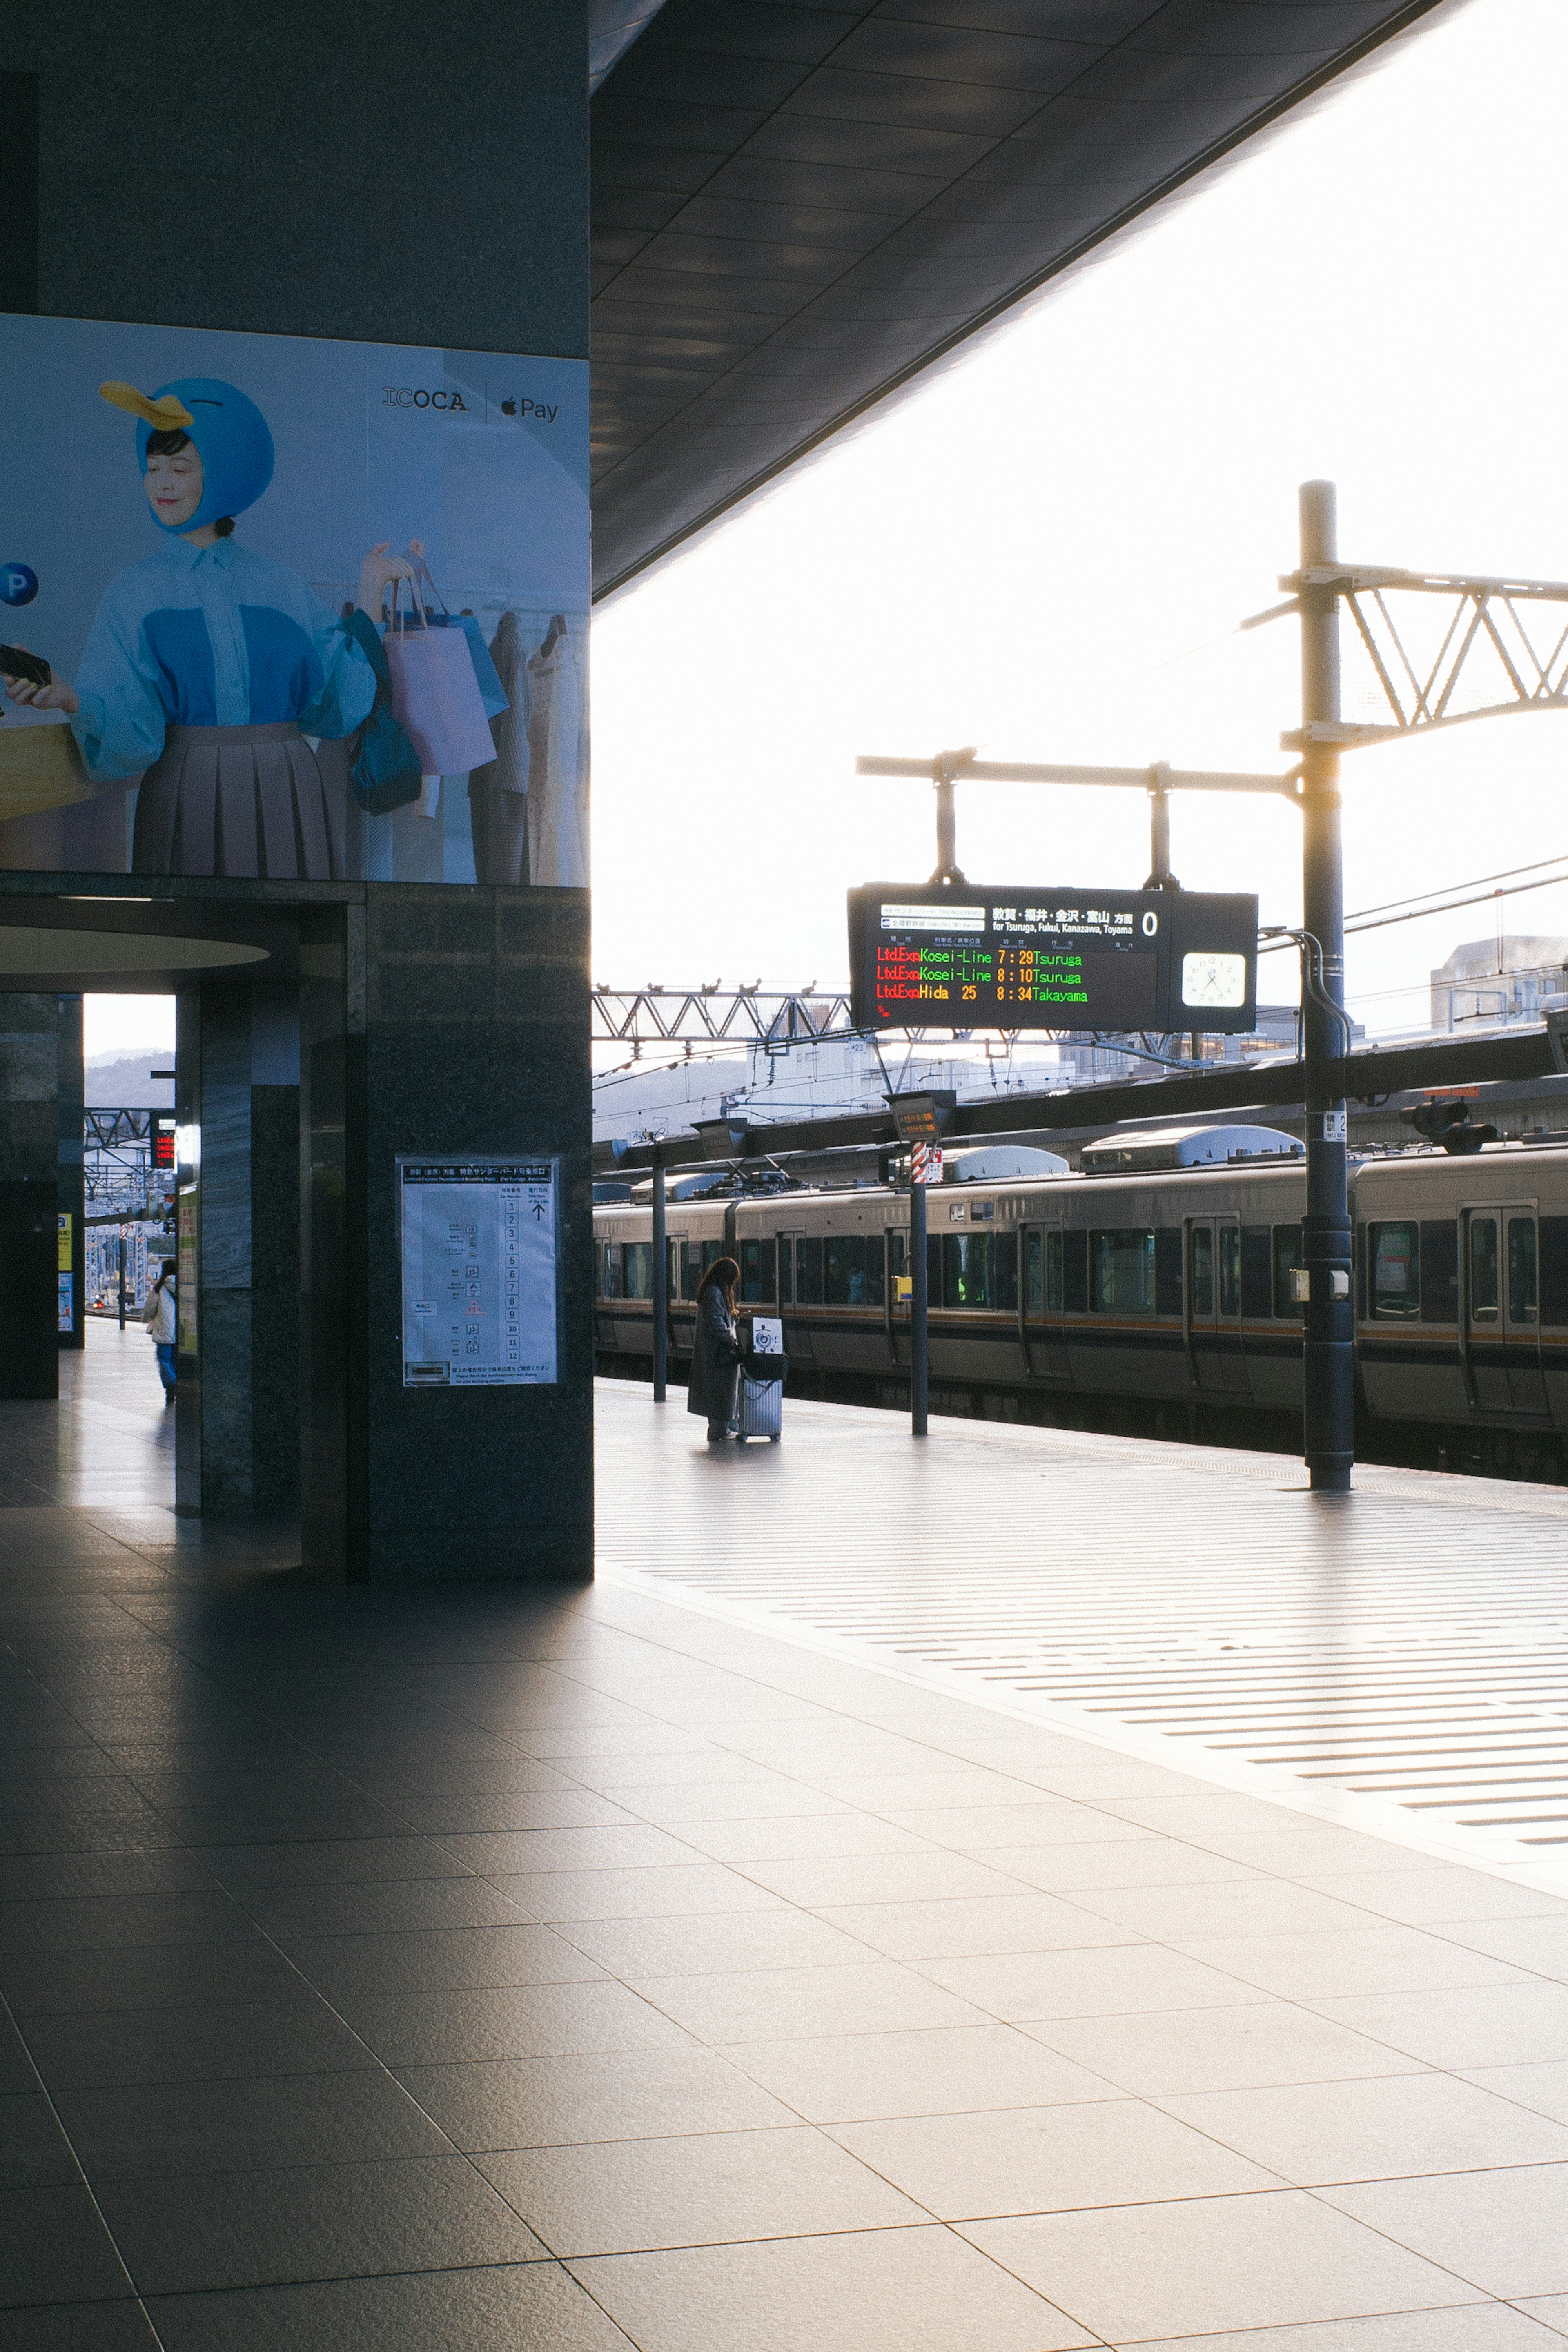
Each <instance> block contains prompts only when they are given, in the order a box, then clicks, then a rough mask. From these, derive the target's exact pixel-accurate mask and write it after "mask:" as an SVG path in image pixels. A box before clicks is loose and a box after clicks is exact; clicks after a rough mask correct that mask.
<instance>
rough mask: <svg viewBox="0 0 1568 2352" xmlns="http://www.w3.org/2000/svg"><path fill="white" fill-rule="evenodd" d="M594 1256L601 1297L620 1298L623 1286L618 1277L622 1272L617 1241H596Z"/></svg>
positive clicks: (595, 1277)
mask: <svg viewBox="0 0 1568 2352" xmlns="http://www.w3.org/2000/svg"><path fill="white" fill-rule="evenodd" d="M594 1257H595V1266H594V1287H595V1290H596V1291H597V1292H598V1294H599V1297H601V1298H618V1297H620V1294H621V1286H620V1283H619V1281H618V1280H617V1278H616V1277H617V1276H618V1275H619V1273H620V1253H619V1251H618V1250H617V1249H616V1244H615V1243H614V1242H599V1243H596V1244H595V1249H594Z"/></svg>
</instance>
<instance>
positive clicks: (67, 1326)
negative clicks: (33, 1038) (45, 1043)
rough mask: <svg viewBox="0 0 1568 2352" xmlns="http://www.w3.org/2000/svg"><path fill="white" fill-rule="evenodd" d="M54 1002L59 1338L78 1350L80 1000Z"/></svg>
mask: <svg viewBox="0 0 1568 2352" xmlns="http://www.w3.org/2000/svg"><path fill="white" fill-rule="evenodd" d="M55 1002H56V1004H57V1006H58V1053H57V1056H56V1082H55V1102H56V1123H55V1131H56V1135H57V1137H58V1143H57V1146H56V1150H57V1155H58V1162H59V1175H58V1184H59V1202H58V1214H59V1215H60V1216H61V1217H68V1218H69V1220H70V1223H68V1224H62V1225H61V1226H60V1227H59V1252H58V1259H57V1264H56V1272H57V1274H58V1276H60V1283H59V1292H58V1310H59V1312H58V1339H59V1344H60V1346H61V1347H62V1348H63V1349H80V1348H81V1347H82V1346H83V1345H84V1344H85V1338H84V1333H83V1328H82V1296H83V1288H84V1276H85V1274H86V1270H87V1241H86V1235H85V1233H84V1230H83V1219H84V1218H85V1216H86V1214H87V1197H86V1185H85V1181H84V1169H83V1157H84V1154H83V1148H82V1130H83V1126H84V1123H85V1121H84V1106H85V1102H86V1091H87V1079H86V1070H85V1066H84V1063H83V1055H82V1000H81V998H80V997H79V996H60V997H57V998H56V1000H55Z"/></svg>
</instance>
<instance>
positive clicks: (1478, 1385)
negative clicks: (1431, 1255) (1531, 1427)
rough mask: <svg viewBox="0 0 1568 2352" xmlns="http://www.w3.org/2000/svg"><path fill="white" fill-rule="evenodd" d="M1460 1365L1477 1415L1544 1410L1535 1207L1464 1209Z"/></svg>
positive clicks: (1510, 1205)
mask: <svg viewBox="0 0 1568 2352" xmlns="http://www.w3.org/2000/svg"><path fill="white" fill-rule="evenodd" d="M1460 1223H1461V1224H1462V1226H1463V1228H1464V1254H1465V1255H1464V1265H1465V1324H1464V1331H1465V1366H1466V1371H1467V1374H1468V1382H1469V1391H1470V1396H1471V1400H1472V1402H1474V1404H1475V1406H1476V1408H1477V1410H1478V1412H1540V1413H1544V1412H1546V1411H1547V1410H1548V1405H1547V1399H1546V1381H1545V1379H1544V1377H1543V1375H1542V1365H1541V1234H1540V1226H1539V1222H1538V1220H1537V1216H1536V1212H1535V1204H1534V1202H1506V1203H1504V1204H1503V1205H1502V1206H1500V1207H1494V1206H1493V1205H1492V1204H1491V1203H1490V1202H1489V1203H1488V1205H1487V1206H1486V1207H1485V1208H1476V1209H1463V1210H1461V1211H1460Z"/></svg>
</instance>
